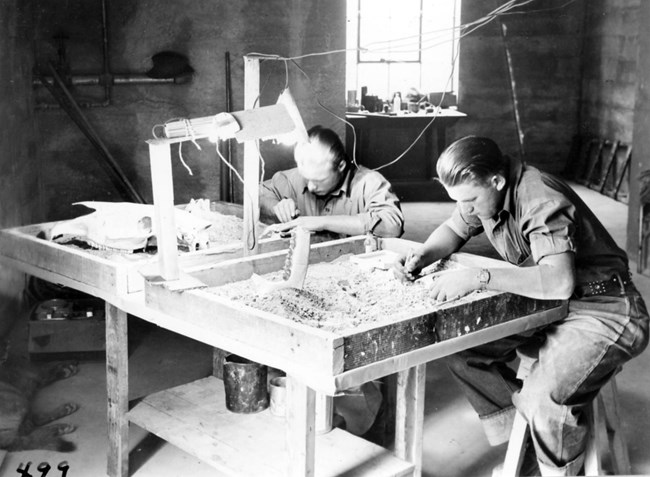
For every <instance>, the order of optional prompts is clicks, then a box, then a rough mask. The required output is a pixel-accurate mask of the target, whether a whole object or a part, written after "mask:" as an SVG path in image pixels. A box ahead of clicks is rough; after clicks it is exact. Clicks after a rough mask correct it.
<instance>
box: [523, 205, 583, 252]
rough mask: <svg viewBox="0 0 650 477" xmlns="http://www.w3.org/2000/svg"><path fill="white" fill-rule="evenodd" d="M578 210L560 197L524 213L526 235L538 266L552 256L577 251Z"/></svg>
mask: <svg viewBox="0 0 650 477" xmlns="http://www.w3.org/2000/svg"><path fill="white" fill-rule="evenodd" d="M574 215H575V207H574V206H573V204H572V203H571V202H569V200H568V199H566V198H564V197H556V198H553V199H550V200H545V201H543V202H540V203H537V204H535V205H534V206H533V207H531V208H530V209H529V210H527V211H524V214H523V216H522V218H521V224H522V233H523V234H524V236H525V237H527V238H528V241H529V242H530V251H531V255H532V256H533V259H534V260H535V263H538V262H539V261H540V260H541V259H542V258H544V257H546V256H549V255H556V254H559V253H564V252H575V250H576V248H575V242H574V240H573V235H574V233H575V220H574Z"/></svg>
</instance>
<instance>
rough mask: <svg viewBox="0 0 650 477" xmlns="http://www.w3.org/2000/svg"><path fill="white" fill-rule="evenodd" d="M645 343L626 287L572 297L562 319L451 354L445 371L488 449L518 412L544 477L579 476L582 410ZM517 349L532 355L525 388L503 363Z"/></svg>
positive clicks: (639, 309) (643, 318)
mask: <svg viewBox="0 0 650 477" xmlns="http://www.w3.org/2000/svg"><path fill="white" fill-rule="evenodd" d="M647 344H648V311H647V309H646V305H645V303H644V301H643V298H642V297H641V295H640V294H639V293H638V291H637V290H636V289H635V287H634V285H629V286H627V287H626V289H625V291H622V292H621V295H620V296H605V295H599V296H592V297H588V298H581V299H579V300H578V299H576V300H573V299H572V300H570V301H569V309H568V315H567V316H566V318H564V319H562V320H560V321H557V322H554V323H553V324H550V325H547V326H545V327H543V328H540V329H537V330H534V331H531V332H527V333H525V334H521V335H516V336H511V337H508V338H505V339H501V340H498V341H495V342H493V343H488V344H485V345H482V346H478V347H476V348H473V349H470V350H467V351H464V352H461V353H458V354H455V355H453V356H450V357H449V358H448V366H449V369H450V371H451V373H452V374H453V376H454V377H455V378H456V380H457V381H458V383H459V384H460V386H461V387H462V389H463V391H464V393H465V395H466V396H467V398H468V399H469V401H470V403H471V404H472V406H473V407H474V409H475V410H476V412H477V413H478V415H479V417H480V418H481V422H482V424H483V428H484V430H485V432H486V435H487V437H488V440H489V441H490V443H491V444H492V445H498V444H501V443H503V442H506V441H507V440H508V438H509V436H510V431H511V428H512V421H513V419H514V416H515V409H517V410H518V411H519V412H520V413H521V414H522V415H523V416H524V417H525V419H526V421H527V422H528V424H529V426H530V430H531V437H532V441H533V444H534V448H535V452H536V454H537V460H538V463H539V465H540V470H541V472H542V475H577V473H578V472H579V470H580V468H581V467H582V465H583V462H584V451H585V447H586V438H587V431H588V430H587V422H586V419H585V414H584V413H585V410H586V408H587V406H589V405H590V403H591V402H592V401H593V399H594V398H595V397H596V396H597V395H598V392H599V390H600V388H601V387H602V386H603V385H604V384H605V383H606V382H607V381H608V380H609V379H610V378H611V377H612V376H613V375H614V374H616V373H617V372H618V370H620V367H621V365H622V364H623V363H625V362H626V361H628V360H630V359H631V358H633V357H635V356H637V355H638V354H640V353H641V352H642V351H643V350H644V349H645V347H646V346H647ZM517 350H519V351H520V352H522V351H523V352H524V354H526V355H528V356H530V355H531V354H532V355H534V356H535V357H536V358H537V359H536V361H534V363H533V364H532V366H531V368H530V372H529V374H528V377H527V378H526V379H525V380H524V381H523V383H522V381H520V380H518V379H517V376H516V372H515V371H514V370H513V368H512V367H511V366H509V365H508V363H510V362H511V361H513V360H514V359H515V358H516V357H517Z"/></svg>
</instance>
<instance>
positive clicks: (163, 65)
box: [146, 51, 194, 83]
mask: <svg viewBox="0 0 650 477" xmlns="http://www.w3.org/2000/svg"><path fill="white" fill-rule="evenodd" d="M151 61H152V62H153V67H152V68H151V69H150V70H149V71H147V73H146V75H147V76H148V77H149V78H154V79H169V78H174V79H175V80H176V82H177V83H178V82H179V78H187V81H189V79H190V78H191V77H192V74H193V73H194V68H192V67H191V66H190V63H189V61H188V59H187V57H186V56H185V55H182V54H180V53H176V52H175V51H161V52H160V53H156V54H155V55H153V56H152V57H151Z"/></svg>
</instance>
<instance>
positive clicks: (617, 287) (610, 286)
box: [573, 271, 632, 298]
mask: <svg viewBox="0 0 650 477" xmlns="http://www.w3.org/2000/svg"><path fill="white" fill-rule="evenodd" d="M631 284H632V277H631V276H630V272H628V271H625V272H623V273H615V274H614V275H612V277H611V278H610V279H609V280H603V281H600V282H597V281H594V282H588V283H583V284H580V285H577V286H576V288H575V290H574V291H573V295H574V296H575V297H576V298H586V297H589V296H596V295H609V296H620V295H623V294H624V293H625V289H626V288H627V287H628V286H629V285H631Z"/></svg>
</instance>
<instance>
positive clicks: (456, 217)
mask: <svg viewBox="0 0 650 477" xmlns="http://www.w3.org/2000/svg"><path fill="white" fill-rule="evenodd" d="M444 224H445V225H446V226H447V227H449V228H450V229H451V230H452V231H453V232H454V233H455V234H456V235H458V236H459V237H460V238H462V239H463V240H465V241H467V240H469V239H470V238H472V237H474V236H475V235H478V234H480V233H482V232H483V224H482V223H481V220H480V219H479V218H478V217H476V216H465V215H463V213H462V212H461V211H460V207H458V205H456V208H455V209H454V211H453V212H452V214H451V216H450V217H449V218H448V219H447V220H446V221H445V222H444Z"/></svg>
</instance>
